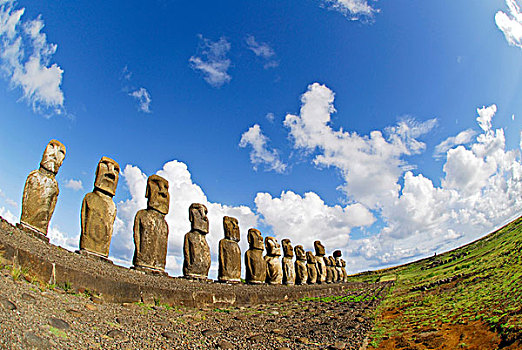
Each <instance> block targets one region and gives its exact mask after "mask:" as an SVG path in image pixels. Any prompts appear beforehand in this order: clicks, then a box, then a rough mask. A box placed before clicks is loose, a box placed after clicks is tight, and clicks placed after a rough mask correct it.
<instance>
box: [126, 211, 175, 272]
mask: <svg viewBox="0 0 522 350" xmlns="http://www.w3.org/2000/svg"><path fill="white" fill-rule="evenodd" d="M168 235H169V227H168V225H167V222H166V221H165V215H164V214H161V213H160V212H158V211H156V210H154V209H142V210H139V211H138V212H137V213H136V217H135V219H134V244H135V246H136V249H135V250H134V258H133V263H134V266H143V267H149V268H153V269H159V270H164V269H165V263H166V259H167V243H168Z"/></svg>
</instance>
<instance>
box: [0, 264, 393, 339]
mask: <svg viewBox="0 0 522 350" xmlns="http://www.w3.org/2000/svg"><path fill="white" fill-rule="evenodd" d="M352 287H353V288H352V289H350V290H347V291H345V292H344V295H351V296H366V297H364V298H361V297H359V298H358V299H357V300H356V301H353V300H354V299H353V298H352V301H350V302H347V301H345V302H341V301H339V300H330V299H335V298H329V299H322V300H318V299H312V300H300V301H293V302H284V303H280V304H272V305H256V306H252V307H233V308H228V309H194V308H183V307H177V308H172V307H170V306H167V305H161V304H159V305H146V304H143V303H129V304H116V303H105V302H103V301H101V300H100V299H98V298H96V297H89V296H88V295H85V294H68V293H66V292H65V291H63V290H62V289H59V288H55V289H49V288H46V287H43V286H42V285H41V284H38V283H36V282H33V283H31V282H29V281H26V279H25V278H24V275H23V274H22V275H19V274H18V273H17V271H16V270H15V271H13V270H12V268H11V267H9V266H4V267H3V268H2V270H1V271H0V348H2V349H212V348H214V349H216V348H217V349H360V348H361V345H362V344H363V341H364V338H365V335H366V333H367V332H368V331H369V330H370V328H371V317H370V316H371V314H372V313H373V310H374V309H375V307H376V306H377V305H378V303H379V302H380V300H381V299H380V298H379V297H381V296H383V295H384V293H385V291H386V285H382V284H373V285H372V284H370V285H356V284H354V285H353V286H352ZM372 296H376V297H378V298H373V297H372ZM359 299H360V300H359Z"/></svg>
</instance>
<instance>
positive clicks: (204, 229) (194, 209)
mask: <svg viewBox="0 0 522 350" xmlns="http://www.w3.org/2000/svg"><path fill="white" fill-rule="evenodd" d="M207 213H208V210H207V207H205V206H204V205H203V204H200V203H192V204H191V205H190V207H189V220H190V227H191V228H190V229H191V230H192V231H199V232H200V233H202V234H207V233H208V218H207Z"/></svg>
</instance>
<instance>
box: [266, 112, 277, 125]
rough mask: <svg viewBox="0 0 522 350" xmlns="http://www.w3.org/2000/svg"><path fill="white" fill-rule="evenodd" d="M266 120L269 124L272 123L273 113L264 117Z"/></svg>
mask: <svg viewBox="0 0 522 350" xmlns="http://www.w3.org/2000/svg"><path fill="white" fill-rule="evenodd" d="M265 118H266V120H268V121H269V122H270V123H273V122H274V120H275V115H274V113H267V114H266V116H265Z"/></svg>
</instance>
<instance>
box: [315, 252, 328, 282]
mask: <svg viewBox="0 0 522 350" xmlns="http://www.w3.org/2000/svg"><path fill="white" fill-rule="evenodd" d="M315 266H316V268H317V283H325V282H326V263H325V262H324V256H316V257H315Z"/></svg>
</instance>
